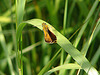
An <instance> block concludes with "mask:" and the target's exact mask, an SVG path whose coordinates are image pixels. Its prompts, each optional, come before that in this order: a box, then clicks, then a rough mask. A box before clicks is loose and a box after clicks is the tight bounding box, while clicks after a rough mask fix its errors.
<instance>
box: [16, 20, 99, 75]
mask: <svg viewBox="0 0 100 75" xmlns="http://www.w3.org/2000/svg"><path fill="white" fill-rule="evenodd" d="M43 22H45V21H43V20H40V19H32V20H29V21H25V22H23V23H21V24H20V25H19V27H18V29H17V32H16V36H17V40H18V38H19V36H20V34H21V32H22V29H23V27H24V26H25V23H28V24H32V25H34V26H36V27H38V28H39V29H41V30H42V25H41V24H42V23H43ZM45 23H47V22H45ZM40 25H41V26H40ZM47 25H48V27H49V28H51V29H50V30H51V31H52V32H53V33H54V34H55V35H56V37H57V44H58V45H59V46H61V47H62V48H63V49H64V50H65V51H66V52H67V53H69V54H70V55H71V56H72V57H73V59H74V60H75V61H76V62H77V63H78V64H79V65H80V66H81V68H82V69H83V70H84V71H85V72H86V73H88V74H91V73H92V74H98V72H97V70H96V69H95V68H94V67H93V66H92V65H91V64H90V62H89V61H88V60H87V59H86V58H85V57H84V56H83V55H82V54H81V53H80V52H79V51H78V50H77V49H76V48H75V47H74V46H73V45H72V44H71V42H69V40H68V39H67V38H65V37H64V36H63V35H62V34H61V33H59V32H58V31H57V30H56V29H55V28H54V27H52V26H51V25H50V24H49V23H47ZM19 31H20V32H19ZM18 32H19V33H18Z"/></svg>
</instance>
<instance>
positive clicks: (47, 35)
mask: <svg viewBox="0 0 100 75" xmlns="http://www.w3.org/2000/svg"><path fill="white" fill-rule="evenodd" d="M42 27H43V32H44V38H45V41H46V42H47V43H50V44H52V43H56V42H57V38H56V36H55V35H54V34H53V33H52V32H51V31H50V30H49V27H48V25H47V24H46V23H42Z"/></svg>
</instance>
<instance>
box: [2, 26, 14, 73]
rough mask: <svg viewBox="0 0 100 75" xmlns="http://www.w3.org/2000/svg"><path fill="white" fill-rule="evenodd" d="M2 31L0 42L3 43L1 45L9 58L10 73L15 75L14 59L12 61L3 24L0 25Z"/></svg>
mask: <svg viewBox="0 0 100 75" xmlns="http://www.w3.org/2000/svg"><path fill="white" fill-rule="evenodd" d="M0 32H1V33H0V43H1V46H2V48H3V50H4V53H5V56H6V58H7V62H8V66H9V70H10V73H11V75H15V73H14V70H13V65H12V61H11V59H10V57H9V53H8V49H7V46H6V42H5V37H4V35H3V33H2V27H1V25H0Z"/></svg>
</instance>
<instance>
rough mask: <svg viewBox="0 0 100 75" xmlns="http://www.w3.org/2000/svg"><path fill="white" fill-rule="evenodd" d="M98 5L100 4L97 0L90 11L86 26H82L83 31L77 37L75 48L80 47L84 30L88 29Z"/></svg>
mask: <svg viewBox="0 0 100 75" xmlns="http://www.w3.org/2000/svg"><path fill="white" fill-rule="evenodd" d="M98 3H99V1H98V0H96V1H95V2H94V4H93V6H92V8H91V10H90V12H89V14H88V16H87V18H86V19H85V24H84V25H83V26H82V28H81V30H80V32H79V34H78V36H77V38H76V40H75V42H74V44H73V45H74V46H75V47H77V45H78V43H79V41H80V39H81V37H82V34H83V32H84V30H85V29H86V26H87V25H88V22H89V18H90V17H91V16H92V15H93V13H94V11H95V9H96V7H97V5H98Z"/></svg>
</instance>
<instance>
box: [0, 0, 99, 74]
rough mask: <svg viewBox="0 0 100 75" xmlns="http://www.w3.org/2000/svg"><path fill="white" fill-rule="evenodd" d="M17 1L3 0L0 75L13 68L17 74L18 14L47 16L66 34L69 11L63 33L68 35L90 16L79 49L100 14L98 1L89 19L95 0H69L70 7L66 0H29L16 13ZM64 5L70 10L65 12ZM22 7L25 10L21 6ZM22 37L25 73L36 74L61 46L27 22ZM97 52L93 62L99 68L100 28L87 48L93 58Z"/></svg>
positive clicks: (54, 25) (51, 22) (26, 17)
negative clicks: (50, 40)
mask: <svg viewBox="0 0 100 75" xmlns="http://www.w3.org/2000/svg"><path fill="white" fill-rule="evenodd" d="M16 1H17V0H0V75H11V71H10V69H11V70H12V71H13V72H14V73H12V74H16V75H17V74H18V66H17V64H16V51H15V50H16V46H17V45H16V27H17V16H18V15H19V16H22V15H23V21H26V20H30V19H34V18H38V19H42V20H45V21H47V22H48V23H50V24H51V25H52V26H53V27H55V29H57V30H58V31H59V32H60V33H61V34H63V27H64V26H63V23H64V17H65V15H64V14H67V15H66V26H65V34H64V36H65V37H66V38H68V39H69V38H70V37H71V36H72V35H73V34H74V33H75V32H76V31H77V30H78V29H80V27H82V25H83V24H84V23H86V22H87V21H88V19H90V20H89V23H88V25H87V27H86V29H85V30H84V33H83V35H82V37H81V39H80V41H79V43H78V46H77V49H78V50H81V49H82V48H83V47H84V45H85V43H86V42H87V40H88V39H89V37H90V36H91V34H92V32H93V29H94V28H95V25H96V23H97V22H98V20H99V18H100V3H98V5H97V7H96V8H95V11H94V12H93V15H92V16H91V17H89V18H88V19H87V20H86V17H87V16H88V13H89V11H90V9H91V8H92V6H93V4H94V2H95V0H86V1H84V0H68V1H67V2H68V3H67V4H68V5H67V8H66V7H65V3H66V0H26V2H25V7H24V13H22V14H18V13H17V8H16ZM22 1H24V0H22ZM65 8H66V9H67V12H65ZM19 10H22V8H20V9H19ZM19 12H20V11H19ZM20 13H21V12H20ZM91 13H92V12H91ZM41 25H42V24H41ZM99 27H100V25H99ZM78 32H79V31H78ZM78 32H76V33H75V35H74V36H73V37H72V38H71V39H70V42H71V43H72V44H73V43H74V41H75V39H76V38H77V36H78ZM22 40H23V41H22V49H23V74H24V75H37V74H38V73H39V72H40V71H41V70H42V68H43V67H44V66H45V65H46V64H47V63H48V62H49V61H50V60H51V58H52V57H53V56H54V55H55V54H56V52H57V51H58V50H59V49H60V46H59V45H57V44H47V43H46V42H45V41H44V34H43V31H40V30H39V29H38V28H36V27H33V26H30V25H26V26H25V28H24V30H23V32H22ZM19 47H20V46H19ZM96 52H97V53H98V52H99V54H96V55H97V56H96V58H95V60H96V62H95V64H93V66H94V67H95V68H96V69H97V70H98V71H99V72H100V28H99V31H98V35H96V37H95V39H94V40H93V41H92V43H91V45H90V46H89V48H88V52H87V54H86V58H87V59H88V60H89V61H91V60H92V58H93V56H94V55H95V53H96ZM67 55H68V54H67V53H64V60H65V58H66V56H67ZM60 57H61V52H60V54H59V55H58V56H57V57H56V59H55V62H53V63H52V65H51V67H50V69H52V68H53V67H55V66H58V65H60V61H61V59H60ZM7 61H9V65H11V64H12V65H11V66H12V68H11V67H9V65H8V62H7ZM69 62H70V63H74V62H75V61H74V60H73V59H72V58H71V60H70V61H69ZM50 69H48V70H50ZM48 70H47V71H48ZM71 71H72V70H67V72H66V74H67V75H76V73H77V70H75V71H74V72H71ZM58 74H59V72H58V71H57V72H55V73H53V74H52V75H58ZM66 74H65V75H66ZM85 74H86V73H85V72H84V71H83V70H81V71H80V75H85Z"/></svg>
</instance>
